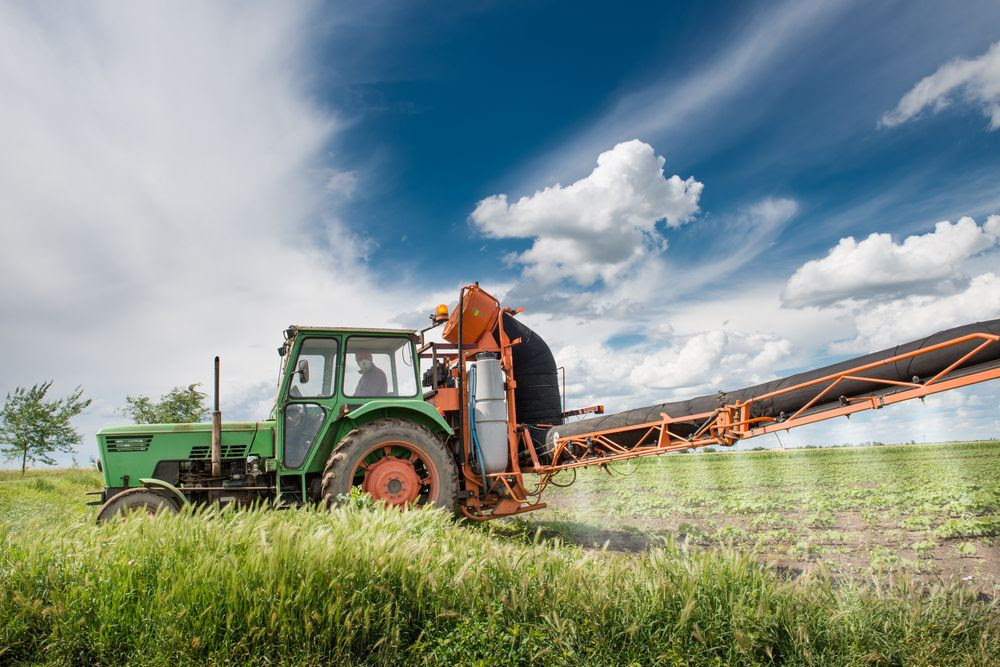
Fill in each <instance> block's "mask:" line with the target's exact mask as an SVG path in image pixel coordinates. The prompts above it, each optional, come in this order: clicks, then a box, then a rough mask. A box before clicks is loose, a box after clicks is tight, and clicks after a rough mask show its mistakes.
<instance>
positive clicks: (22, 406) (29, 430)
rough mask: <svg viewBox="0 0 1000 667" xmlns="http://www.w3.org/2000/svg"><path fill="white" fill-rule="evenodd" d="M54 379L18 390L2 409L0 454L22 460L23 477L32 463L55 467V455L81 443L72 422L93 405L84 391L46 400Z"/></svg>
mask: <svg viewBox="0 0 1000 667" xmlns="http://www.w3.org/2000/svg"><path fill="white" fill-rule="evenodd" d="M51 386H52V380H49V381H48V382H43V383H41V384H36V385H33V386H32V387H31V388H30V389H25V388H24V387H18V388H17V389H15V390H14V393H13V394H7V398H6V400H4V404H3V406H2V407H0V454H3V456H4V457H5V458H6V459H8V460H11V459H21V474H22V475H23V474H24V471H25V469H26V468H27V465H28V463H39V462H40V463H44V464H45V465H54V464H55V460H54V459H53V458H52V456H51V455H52V454H54V453H56V452H72V451H73V445H76V444H78V443H79V442H80V434H79V433H78V432H77V431H76V429H74V428H73V426H72V424H70V420H71V419H72V418H73V417H75V416H77V415H78V414H80V413H81V412H83V411H84V410H85V409H86V408H87V406H89V405H90V399H89V398H87V399H85V398H83V388H82V387H77V388H76V389H75V390H74V391H73V393H72V394H70V395H69V396H66V397H64V398H60V399H56V400H46V399H45V395H46V394H47V393H48V391H49V388H50V387H51Z"/></svg>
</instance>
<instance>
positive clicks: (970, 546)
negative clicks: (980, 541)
mask: <svg viewBox="0 0 1000 667" xmlns="http://www.w3.org/2000/svg"><path fill="white" fill-rule="evenodd" d="M955 551H957V552H958V554H959V555H961V556H967V557H972V556H975V555H976V544H975V543H974V542H959V543H958V544H956V545H955Z"/></svg>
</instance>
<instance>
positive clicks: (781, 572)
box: [0, 443, 1000, 665]
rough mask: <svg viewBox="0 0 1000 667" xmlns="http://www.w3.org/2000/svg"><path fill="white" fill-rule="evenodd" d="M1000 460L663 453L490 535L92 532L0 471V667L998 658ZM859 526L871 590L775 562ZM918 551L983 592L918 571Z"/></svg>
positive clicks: (376, 526)
mask: <svg viewBox="0 0 1000 667" xmlns="http://www.w3.org/2000/svg"><path fill="white" fill-rule="evenodd" d="M998 450H1000V446H998V445H997V444H996V443H993V444H989V445H959V446H949V447H948V448H941V449H935V448H929V447H912V448H909V449H905V450H900V449H899V448H873V449H870V450H809V451H803V452H789V453H785V454H777V453H746V454H735V455H723V454H718V455H712V454H708V455H675V456H670V457H667V458H665V459H663V462H662V463H661V462H656V461H648V462H644V463H643V464H642V465H641V466H639V467H638V468H636V469H635V471H634V476H632V477H630V478H628V479H605V478H602V477H600V476H599V475H597V474H595V475H590V474H589V473H588V474H587V475H581V479H580V480H578V486H577V487H575V488H571V489H566V490H561V491H560V493H559V494H553V496H552V498H550V500H551V501H552V502H553V510H552V511H550V512H548V514H545V513H541V514H537V515H535V516H534V517H531V518H530V519H524V520H519V521H508V522H504V523H500V522H497V523H496V524H493V525H486V526H469V525H464V524H456V523H454V522H453V521H451V520H450V519H449V518H448V517H446V516H444V515H443V514H441V513H440V512H434V511H413V512H406V513H400V512H395V511H384V510H381V509H379V508H372V507H370V506H366V504H365V503H363V502H358V503H356V504H355V505H353V506H351V507H345V508H341V509H340V510H338V511H336V512H334V513H327V512H321V511H318V510H313V509H300V510H289V511H269V510H258V511H244V512H233V511H223V512H207V513H201V514H196V515H192V514H191V513H184V514H181V515H167V516H160V517H156V518H146V517H133V518H131V519H129V520H128V521H126V522H122V523H119V524H117V525H106V526H100V527H98V526H95V525H94V524H93V510H92V508H87V507H85V506H83V505H82V504H81V503H82V501H83V500H84V499H85V496H84V493H85V492H86V491H89V490H94V489H96V488H98V486H99V480H98V477H97V475H96V474H94V473H91V472H83V471H52V472H32V473H29V475H28V477H26V478H25V479H21V478H20V477H19V476H18V475H17V474H16V473H0V664H26V665H40V664H52V665H62V664H74V665H123V664H130V665H146V664H148V665H164V664H171V665H174V664H178V665H184V664H196V663H197V664H220V665H221V664H233V665H243V664H261V665H270V664H303V665H328V664H449V665H451V664H505V665H521V664H572V665H586V664H600V665H606V664H607V665H610V664H616V665H617V664H636V665H649V664H699V665H701V664H704V665H729V664H774V663H783V664H816V665H862V664H886V665H923V664H933V665H945V664H956V665H959V664H960V665H984V664H998V662H997V659H996V656H998V655H1000V608H998V605H997V603H996V602H995V601H991V600H987V599H986V598H985V597H984V596H983V595H982V593H983V586H982V583H983V581H985V577H986V576H987V574H989V572H988V570H989V569H990V568H989V567H988V566H987V565H988V564H987V563H986V561H985V559H986V558H987V556H986V555H984V554H986V553H994V555H995V552H992V551H990V550H991V549H994V548H995V545H994V540H995V539H996V534H997V533H996V517H997V512H998V510H997V501H998V497H997V482H996V480H997V477H996V468H997V459H998V455H1000V454H998ZM854 457H860V458H857V459H855V458H854ZM601 474H603V473H601ZM574 503H575V504H577V506H578V507H579V509H580V510H581V512H582V514H575V513H573V512H572V510H571V508H572V507H573V506H574ZM855 513H856V514H857V515H858V516H859V517H860V518H861V520H862V521H863V522H864V524H863V525H864V527H865V528H864V531H862V530H861V529H860V524H859V528H858V531H857V533H858V535H859V536H860V534H861V532H865V533H866V534H868V535H870V539H871V540H873V541H874V542H877V543H878V544H877V546H879V547H883V548H885V549H887V550H893V553H894V554H895V556H896V558H897V559H898V560H895V561H892V562H891V563H890V562H888V561H891V560H892V559H891V558H890V557H889V555H888V554H886V557H885V559H884V560H885V561H886V562H884V563H883V562H881V561H878V559H875V562H874V563H873V562H872V556H871V555H870V554H869V555H868V563H867V566H866V571H871V572H876V573H878V575H877V576H874V577H872V576H859V577H854V576H849V573H850V572H853V570H852V569H850V568H848V569H846V570H844V569H839V570H838V569H836V568H826V567H821V566H819V565H818V563H820V562H822V561H825V560H834V561H835V563H841V564H846V565H850V566H851V567H853V564H852V561H851V558H850V557H847V555H846V554H839V552H837V550H836V549H835V548H831V549H829V550H814V549H811V548H806V549H805V552H803V553H801V554H799V553H796V554H793V555H791V556H790V555H789V553H788V552H789V548H791V547H794V546H795V545H797V544H798V543H799V541H802V540H807V541H808V543H809V544H815V545H817V546H818V547H819V548H821V549H825V548H826V547H839V546H843V545H847V546H850V547H851V549H855V548H857V549H861V547H860V546H856V544H855V541H854V538H853V537H850V538H849V539H848V538H845V539H844V540H843V542H840V541H836V540H832V539H830V540H826V539H825V538H824V539H819V538H815V535H817V534H818V533H819V532H821V531H837V530H839V531H840V532H843V533H845V534H846V533H849V532H850V530H849V527H848V525H847V524H846V523H844V521H845V517H851V516H853V515H854V514H855ZM775 517H778V518H777V519H776V518H775ZM755 520H758V522H759V525H758V526H756V527H755V525H754V521H755ZM782 521H783V522H785V523H781V524H780V525H779V522H782ZM712 522H715V523H712ZM725 526H733V528H731V529H730V530H724V527H725ZM647 527H648V529H649V532H650V533H654V534H656V535H662V536H663V537H662V543H661V544H659V545H655V544H654V545H653V546H652V547H651V548H639V547H645V546H647V544H648V543H649V542H657V541H658V539H660V538H657V539H654V538H650V537H648V536H647V535H646V528H647ZM538 528H541V533H539V531H538V530H537V529H538ZM782 529H785V530H787V531H788V532H789V533H791V534H792V536H791V537H784V536H783V537H781V539H778V538H777V536H776V535H772V534H771V532H770V531H779V530H782ZM883 529H888V530H894V531H902V532H899V533H898V534H894V535H896V536H895V537H892V536H885V535H884V534H883V533H884V532H885V531H884V530H883ZM738 530H742V531H745V532H746V533H747V534H744V533H740V532H738ZM602 531H603V532H602ZM550 534H551V535H560V536H562V537H561V538H558V539H554V540H553V539H548V538H547V537H546V535H550ZM911 534H919V536H920V537H921V538H922V539H926V540H927V541H932V540H933V541H934V542H935V544H936V546H935V547H933V550H934V551H933V554H934V556H935V557H934V558H933V559H932V558H931V556H930V555H926V550H924V551H925V555H924V556H921V557H918V558H915V559H913V560H914V562H915V563H918V564H919V563H921V562H923V561H930V560H940V559H939V558H937V554H939V553H941V554H943V555H944V556H947V554H948V553H949V551H948V550H949V549H958V548H959V545H961V544H966V543H969V544H972V545H973V546H974V547H975V549H976V551H975V553H968V554H963V556H962V557H961V559H960V561H964V559H966V558H967V559H968V561H969V563H970V567H971V568H972V569H971V570H969V571H976V567H978V568H979V572H980V574H979V575H977V576H981V577H984V578H983V579H976V580H974V581H972V580H970V581H967V582H962V581H961V579H960V578H958V580H955V579H954V578H950V577H949V575H948V573H947V572H942V573H941V575H932V574H929V573H927V572H923V569H922V566H919V565H918V566H916V567H914V568H911V567H909V566H908V565H906V563H905V561H907V560H910V559H909V558H908V551H907V547H905V544H906V541H907V540H909V539H910V535H911ZM619 535H626V536H628V537H627V538H624V537H623V538H619V537H618V536H619ZM782 535H784V534H782ZM852 535H853V533H852ZM904 536H905V537H904ZM595 539H599V540H601V541H602V542H603V541H608V540H610V542H611V543H612V544H611V545H609V546H617V547H621V546H623V543H619V544H614V543H615V541H616V540H626V541H628V540H636V541H635V543H634V544H633V543H629V545H628V546H629V548H630V550H628V551H619V550H615V549H613V548H609V549H603V550H602V549H591V548H588V547H587V546H586V545H588V544H590V543H591V541H593V540H595ZM860 539H861V538H860V537H858V538H857V540H858V541H857V544H860ZM639 540H645V541H644V542H640V541H639ZM573 541H578V542H580V543H581V544H582V545H583V546H581V545H580V544H574V543H572V542H573ZM719 545H723V546H719ZM874 548H875V547H872V549H874ZM913 549H914V551H916V550H917V548H916V547H913ZM869 551H871V550H869ZM841 555H843V556H844V558H841ZM775 557H780V558H785V559H786V560H785V561H784V562H785V564H786V565H787V563H802V564H805V565H806V567H803V568H799V569H801V570H804V571H803V572H802V573H799V572H798V571H797V570H796V571H792V570H790V569H774V568H769V567H767V566H766V565H765V564H764V563H766V562H767V561H769V560H773V559H774V558H775ZM780 558H778V560H780ZM838 559H839V560H838ZM975 564H978V565H975ZM859 567H860V565H859ZM873 568H874V569H873ZM944 569H947V568H944ZM962 571H964V570H962ZM956 574H957V573H956ZM995 574H996V573H995V571H993V573H992V575H993V576H995ZM914 575H915V576H914ZM963 576H965V575H963ZM935 577H936V578H935ZM970 583H972V584H974V585H972V586H970V585H969V584H970Z"/></svg>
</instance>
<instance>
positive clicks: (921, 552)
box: [525, 442, 1000, 598]
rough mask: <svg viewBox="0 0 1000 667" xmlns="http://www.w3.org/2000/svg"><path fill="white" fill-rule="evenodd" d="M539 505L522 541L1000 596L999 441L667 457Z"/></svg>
mask: <svg viewBox="0 0 1000 667" xmlns="http://www.w3.org/2000/svg"><path fill="white" fill-rule="evenodd" d="M616 471H617V472H620V473H622V474H621V475H618V474H615V472H616ZM624 475H628V476H627V477H626V476H624ZM546 500H547V501H548V502H549V510H547V511H543V512H540V513H536V514H534V515H530V518H527V519H525V522H526V523H529V524H530V527H529V528H528V529H529V530H534V529H536V528H537V527H541V528H542V529H543V530H544V533H545V534H547V535H561V536H563V537H564V538H565V539H566V540H568V541H572V542H576V543H578V544H582V545H586V546H591V547H595V546H597V547H599V546H601V545H603V544H604V543H608V546H609V547H610V548H612V549H619V550H625V551H635V550H639V549H646V548H648V547H649V546H651V545H654V544H656V543H658V542H659V541H660V540H661V539H662V537H663V536H673V537H674V538H676V539H677V540H680V541H686V542H688V543H693V544H697V545H699V546H703V547H708V546H719V545H723V544H732V545H734V546H736V547H737V548H738V549H740V550H741V551H750V550H752V551H753V552H754V553H755V554H756V557H757V558H758V560H760V561H761V562H764V563H770V564H772V565H776V566H778V567H779V568H782V569H786V570H790V571H792V572H793V573H798V572H803V571H811V570H815V569H816V568H817V567H818V566H820V565H822V566H825V567H826V568H828V569H830V570H831V571H832V572H834V573H837V574H840V575H843V576H846V577H849V578H852V579H858V578H863V577H866V576H870V575H875V576H879V575H884V574H886V573H908V574H911V575H913V576H914V577H915V578H916V579H917V580H918V581H920V582H921V583H926V584H932V583H938V582H941V581H949V580H960V581H962V582H963V584H964V585H966V586H968V587H970V588H973V589H975V590H977V591H979V592H980V593H983V594H984V595H985V596H989V597H993V598H995V597H997V595H998V593H1000V442H979V443H960V444H941V445H917V446H912V445H900V446H885V447H846V448H831V449H799V450H788V451H775V450H771V451H763V452H742V453H731V454H730V453H711V454H687V455H672V456H667V457H660V458H657V459H645V460H642V462H641V463H639V464H637V465H635V464H620V465H618V466H616V469H615V471H612V475H611V476H609V475H608V474H607V473H606V472H604V471H600V470H595V469H591V470H587V471H581V472H580V474H579V477H578V479H577V482H576V483H575V484H574V485H572V486H570V487H569V488H565V489H560V488H557V489H553V490H552V491H551V493H549V492H547V498H546Z"/></svg>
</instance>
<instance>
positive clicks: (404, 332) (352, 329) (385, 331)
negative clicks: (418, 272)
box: [288, 324, 417, 336]
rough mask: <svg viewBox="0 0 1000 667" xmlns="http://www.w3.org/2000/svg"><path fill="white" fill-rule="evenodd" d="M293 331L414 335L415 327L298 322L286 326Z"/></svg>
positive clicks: (415, 332)
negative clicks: (308, 324) (346, 325)
mask: <svg viewBox="0 0 1000 667" xmlns="http://www.w3.org/2000/svg"><path fill="white" fill-rule="evenodd" d="M288 328H289V329H294V330H295V331H335V332H336V331H344V332H347V333H377V334H401V335H406V336H416V335H417V330H416V329H373V328H361V327H310V326H303V325H299V324H292V325H290V326H289V327H288Z"/></svg>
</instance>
